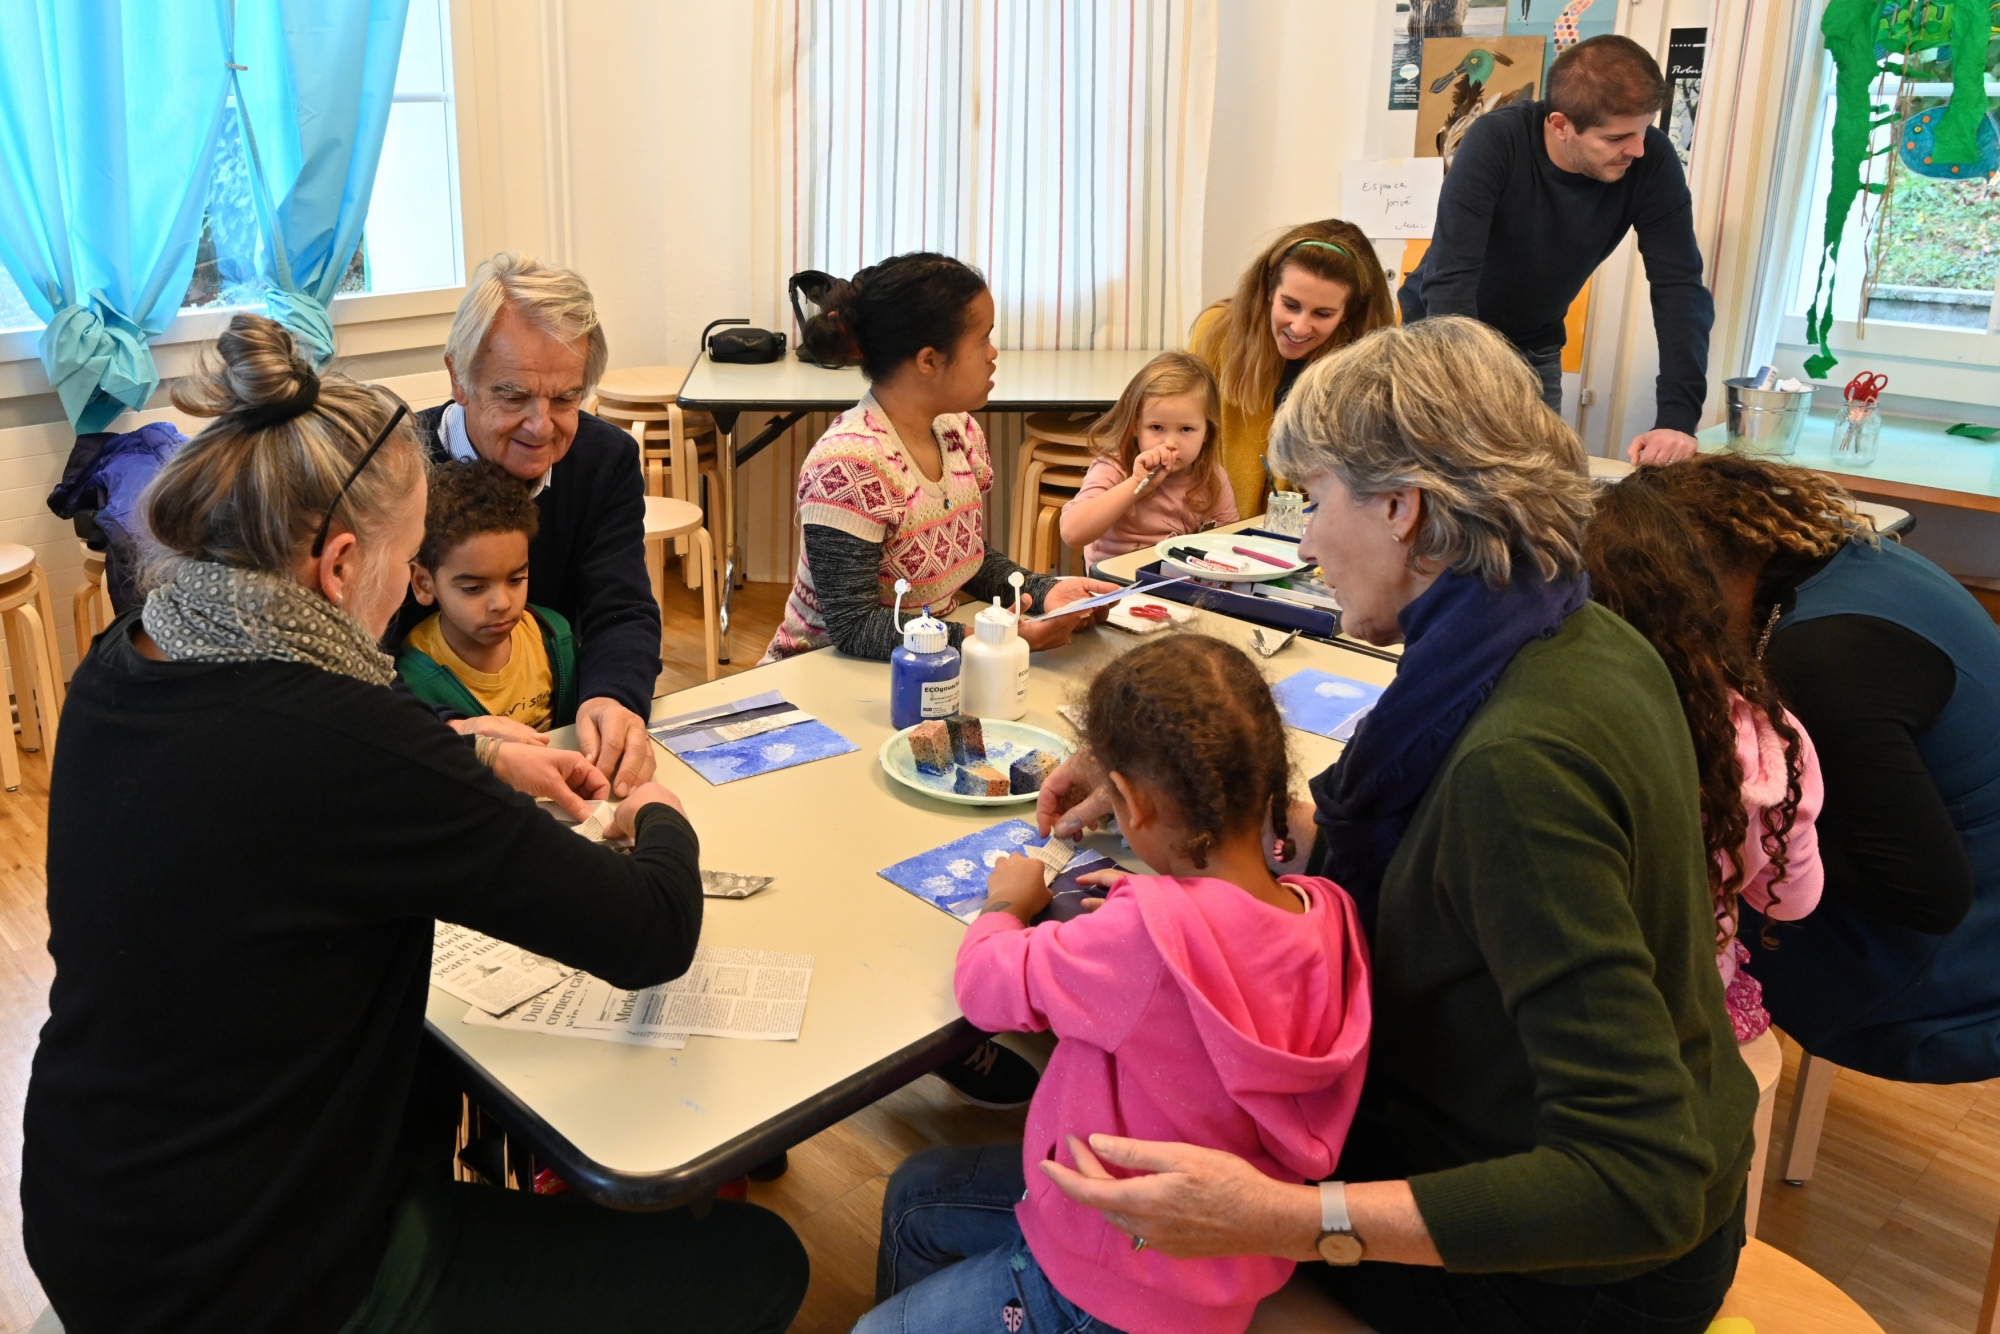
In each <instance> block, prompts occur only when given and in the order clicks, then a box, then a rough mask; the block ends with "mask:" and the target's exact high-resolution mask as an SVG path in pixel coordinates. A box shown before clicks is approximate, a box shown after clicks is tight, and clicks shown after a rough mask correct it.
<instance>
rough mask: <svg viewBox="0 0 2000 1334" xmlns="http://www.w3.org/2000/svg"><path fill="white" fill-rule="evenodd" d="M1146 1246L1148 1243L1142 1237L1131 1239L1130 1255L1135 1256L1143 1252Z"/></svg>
mask: <svg viewBox="0 0 2000 1334" xmlns="http://www.w3.org/2000/svg"><path fill="white" fill-rule="evenodd" d="M1147 1245H1148V1243H1147V1241H1146V1239H1145V1238H1144V1237H1134V1238H1132V1254H1134V1255H1137V1254H1138V1253H1139V1252H1140V1251H1143V1250H1145V1249H1146V1246H1147Z"/></svg>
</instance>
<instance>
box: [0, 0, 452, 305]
mask: <svg viewBox="0 0 2000 1334" xmlns="http://www.w3.org/2000/svg"><path fill="white" fill-rule="evenodd" d="M448 6H449V0H410V10H409V18H408V21H407V23H406V24H405V27H404V31H403V51H402V58H401V60H400V61H399V62H398V64H397V67H396V93H395V102H394V104H393V105H392V106H391V108H390V111H389V126H388V132H387V134H386V135H385V137H384V139H383V144H382V158H381V162H380V164H379V166H378V167H377V168H376V173H375V189H374V193H373V194H372V195H371V196H370V198H369V205H368V220H367V222H366V224H365V225H364V229H363V232H362V239H361V246H360V248H359V249H358V250H356V251H355V254H354V259H353V260H352V262H351V263H350V264H349V265H348V270H347V273H346V275H345V276H344V277H343V278H342V279H341V283H340V287H339V289H338V293H337V295H350V294H354V293H361V292H375V293H382V292H412V291H421V290H423V289H426V288H433V287H454V286H457V285H458V283H459V282H460V281H461V277H460V275H461V273H462V258H461V255H460V251H459V233H460V229H459V200H458V141H457V129H456V117H455V115H454V107H453V102H452V78H451V27H450V10H449V7H448ZM264 244H265V242H264V236H263V229H262V227H261V226H260V225H259V223H258V220H257V211H256V206H255V204H254V203H253V201H252V199H251V194H250V164H249V155H248V153H247V151H246V149H245V146H244V142H243V131H242V122H241V121H240V120H239V118H238V117H237V113H236V105H235V99H234V98H233V97H232V98H231V99H230V100H229V102H228V104H227V105H226V106H225V107H224V109H223V123H222V133H221V137H220V139H219V141H218V142H217V144H216V151H215V166H214V174H213V175H212V176H211V178H210V181H209V188H208V204H207V209H206V212H205V213H204V215H203V218H202V229H201V241H200V244H199V247H198V249H197V251H196V257H195V267H194V274H193V277H192V278H191V279H190V281H189V283H188V290H187V296H186V297H185V298H184V299H183V300H182V302H181V308H182V310H184V311H186V310H215V309H226V308H229V307H236V306H259V305H262V304H263V300H264V290H265V283H264V282H263V280H262V279H260V278H259V277H258V276H257V255H258V251H259V248H260V247H261V246H263V245H264ZM41 323H42V321H41V318H40V317H39V316H37V315H36V314H35V312H34V309H33V308H32V307H31V306H29V304H28V302H27V300H26V299H25V298H24V297H23V296H22V295H21V292H20V289H19V288H18V287H16V286H15V284H14V280H13V277H12V276H11V275H10V274H9V273H8V272H7V271H6V269H5V268H4V267H0V331H5V330H9V329H35V328H39V327H40V326H41Z"/></svg>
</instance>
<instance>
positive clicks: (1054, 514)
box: [1021, 463, 1086, 574]
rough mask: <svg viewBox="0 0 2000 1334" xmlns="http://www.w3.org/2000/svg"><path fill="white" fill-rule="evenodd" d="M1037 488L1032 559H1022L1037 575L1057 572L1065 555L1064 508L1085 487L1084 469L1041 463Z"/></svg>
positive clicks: (1030, 550)
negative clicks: (1057, 567) (1063, 535)
mask: <svg viewBox="0 0 2000 1334" xmlns="http://www.w3.org/2000/svg"><path fill="white" fill-rule="evenodd" d="M1035 466H1036V468H1037V469H1038V472H1037V474H1036V480H1037V484H1036V487H1035V493H1034V494H1035V509H1034V515H1035V527H1034V533H1033V535H1032V537H1031V538H1030V540H1029V543H1028V559H1027V560H1025V561H1023V562H1021V563H1022V564H1023V565H1025V566H1026V567H1027V568H1028V569H1030V570H1033V571H1034V572H1035V573H1036V574H1054V573H1055V571H1056V565H1057V562H1058V561H1059V560H1060V559H1061V558H1062V551H1063V541H1062V510H1063V506H1064V505H1067V504H1069V502H1070V501H1072V500H1075V499H1076V493H1077V491H1078V489H1079V488H1081V487H1082V486H1083V475H1084V473H1085V471H1086V469H1084V468H1076V467H1061V468H1058V467H1052V466H1050V465H1048V464H1045V463H1037V464H1036V465H1035Z"/></svg>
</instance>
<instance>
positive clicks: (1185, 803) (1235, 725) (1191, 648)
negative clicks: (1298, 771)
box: [1082, 634, 1296, 867]
mask: <svg viewBox="0 0 2000 1334" xmlns="http://www.w3.org/2000/svg"><path fill="white" fill-rule="evenodd" d="M1082 731H1083V742H1084V746H1085V747H1086V748H1087V749H1088V750H1089V751H1090V752H1091V753H1092V754H1093V755H1094V756H1096V758H1097V762H1098V764H1099V765H1100V766H1101V767H1102V768H1103V770H1104V771H1105V772H1106V773H1112V772H1117V773H1121V774H1124V775H1125V776H1126V777H1127V778H1129V779H1133V780H1136V781H1139V782H1143V783H1145V784H1147V785H1148V786H1149V787H1152V788H1154V789H1155V790H1157V791H1158V792H1159V793H1160V794H1161V795H1162V796H1164V797H1166V798H1168V799H1169V800H1170V801H1172V803H1173V805H1174V807H1175V814H1176V816H1177V817H1178V819H1179V822H1180V824H1181V826H1182V828H1183V829H1184V830H1185V831H1186V834H1187V837H1186V839H1185V840H1184V841H1183V842H1182V844H1181V845H1180V848H1179V851H1180V852H1181V853H1182V855H1184V856H1185V857H1187V859H1188V860H1189V861H1191V862H1193V863H1194V864H1195V865H1196V866H1197V867H1206V866H1207V865H1208V854H1209V852H1210V850H1211V849H1213V848H1214V847H1215V846H1216V845H1217V844H1218V843H1219V842H1221V841H1222V839H1223V838H1224V837H1226V836H1228V835H1230V834H1234V833H1236V832H1238V831H1239V830H1242V829H1244V828H1246V827H1247V828H1255V827H1256V826H1258V825H1261V824H1262V823H1263V821H1264V819H1265V817H1266V816H1267V815H1268V816H1269V818H1270V820H1271V827H1272V829H1274V830H1276V831H1277V836H1278V839H1279V840H1280V846H1279V847H1278V849H1277V853H1278V857H1277V859H1278V860H1279V861H1281V862H1285V861H1290V860H1291V859H1292V858H1293V856H1294V855H1295V854H1296V850H1295V849H1294V848H1293V846H1292V840H1291V838H1290V837H1289V836H1287V834H1286V832H1285V831H1286V829H1287V827H1288V824H1289V818H1288V817H1289V812H1290V804H1291V761H1290V758H1289V756H1288V755H1287V754H1286V751H1285V725H1284V722H1283V720H1281V719H1280V718H1279V717H1278V706H1277V704H1276V702H1274V701H1273V700H1272V698H1271V687H1270V685H1269V683H1267V682H1266V681H1265V680H1264V677H1263V674H1262V673H1261V672H1259V671H1258V670H1257V667H1256V664H1254V663H1252V662H1251V661H1250V659H1249V658H1247V657H1245V656H1244V654H1243V651H1242V650H1241V649H1238V648H1235V647H1233V646H1232V645H1229V644H1225V643H1224V642H1223V641H1221V640H1220V639H1213V638H1210V637H1209V636H1207V635H1198V634H1168V635H1163V636H1161V637H1160V638H1158V639H1155V640H1152V641H1150V642H1148V643H1146V644H1144V645H1141V646H1140V647H1138V648H1135V649H1133V650H1132V651H1131V652H1130V653H1127V654H1126V655H1125V656H1124V657H1122V658H1119V659H1118V660H1117V661H1115V662H1113V663H1112V664H1111V665H1110V666H1108V667H1106V668H1105V669H1104V670H1103V671H1101V672H1099V673H1098V674H1097V679H1096V680H1094V681H1092V682H1091V683H1090V694H1089V697H1088V699H1087V701H1086V702H1085V704H1084V708H1083V728H1082Z"/></svg>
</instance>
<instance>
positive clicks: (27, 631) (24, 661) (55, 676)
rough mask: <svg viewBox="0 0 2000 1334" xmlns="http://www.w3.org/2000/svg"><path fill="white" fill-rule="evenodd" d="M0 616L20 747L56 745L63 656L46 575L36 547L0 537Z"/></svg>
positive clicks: (13, 756) (9, 761)
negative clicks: (57, 640)
mask: <svg viewBox="0 0 2000 1334" xmlns="http://www.w3.org/2000/svg"><path fill="white" fill-rule="evenodd" d="M0 620H4V621H5V622H6V638H7V653H6V664H7V668H8V674H9V676H10V677H11V678H12V681H13V692H14V711H15V715H16V718H17V719H18V724H17V727H18V731H19V733H20V741H19V743H18V744H19V749H20V750H45V751H46V752H47V753H49V754H50V755H53V754H54V753H55V748H56V720H57V718H58V717H60V716H61V714H62V706H63V679H62V660H61V658H60V656H59V655H58V653H57V651H56V641H55V624H56V614H55V607H54V605H53V604H52V603H51V601H50V599H49V581H48V578H47V576H45V575H44V574H43V573H42V567H41V565H40V564H39V563H38V562H37V561H36V560H35V549H34V548H33V547H24V546H21V545H19V544H17V543H13V542H0ZM15 730H16V729H9V731H8V735H7V738H6V743H5V744H4V745H0V778H4V780H5V784H6V788H7V790H8V791H9V792H13V791H15V790H17V789H18V788H19V787H20V786H21V757H20V756H19V754H17V753H16V742H15V737H14V732H15Z"/></svg>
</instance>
